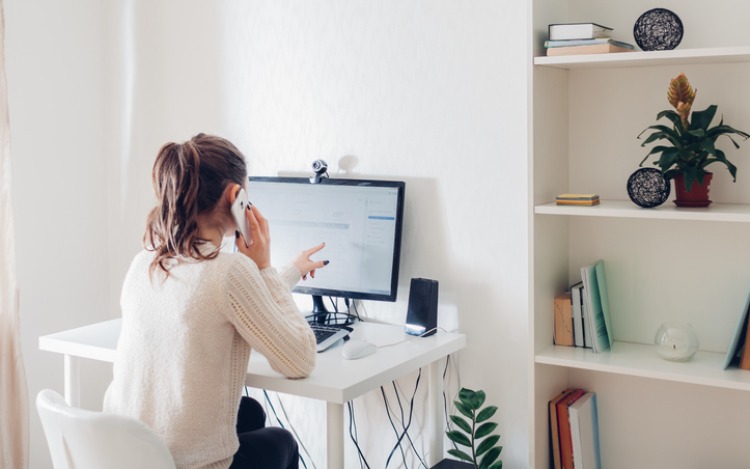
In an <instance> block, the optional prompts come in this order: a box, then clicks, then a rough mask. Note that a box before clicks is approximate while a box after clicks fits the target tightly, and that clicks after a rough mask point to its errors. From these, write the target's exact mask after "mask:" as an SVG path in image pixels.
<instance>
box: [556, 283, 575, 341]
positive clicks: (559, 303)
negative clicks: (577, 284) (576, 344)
mask: <svg viewBox="0 0 750 469" xmlns="http://www.w3.org/2000/svg"><path fill="white" fill-rule="evenodd" d="M572 307H573V304H572V302H571V299H570V293H562V294H560V295H557V296H556V297H555V305H554V311H555V318H554V320H555V337H554V340H555V345H566V346H572V345H573V316H572Z"/></svg>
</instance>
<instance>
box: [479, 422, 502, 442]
mask: <svg viewBox="0 0 750 469" xmlns="http://www.w3.org/2000/svg"><path fill="white" fill-rule="evenodd" d="M496 428H497V424H496V423H495V422H487V423H483V424H482V425H480V426H479V428H477V429H476V431H474V438H475V439H479V438H484V437H485V436H487V435H489V434H490V433H492V432H493V431H494V430H495V429H496Z"/></svg>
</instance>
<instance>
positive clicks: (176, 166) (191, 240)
mask: <svg viewBox="0 0 750 469" xmlns="http://www.w3.org/2000/svg"><path fill="white" fill-rule="evenodd" d="M151 176H152V182H153V185H154V192H155V195H156V199H157V206H156V207H154V209H153V210H152V211H151V213H150V214H149V216H148V220H147V223H146V232H145V234H144V244H145V245H146V248H147V249H150V250H153V251H155V252H156V256H155V257H154V260H153V262H152V263H151V269H150V270H151V272H152V273H153V271H154V270H155V269H156V268H159V269H160V270H162V271H163V272H164V273H165V274H166V275H167V276H168V275H169V268H168V265H167V262H166V261H167V260H168V259H170V258H174V257H176V256H185V257H190V258H194V259H199V260H205V259H212V258H214V257H216V256H217V255H218V250H216V251H214V252H212V253H210V254H206V255H204V254H202V253H201V251H200V249H199V246H200V244H202V243H204V242H205V241H204V240H202V239H200V238H199V237H198V223H197V217H198V214H199V213H203V212H207V211H210V210H213V208H214V207H215V206H216V203H217V202H218V201H219V199H220V198H221V194H222V193H223V191H224V187H226V185H227V184H229V183H236V184H244V180H245V178H246V177H247V169H246V165H245V160H244V157H243V156H242V154H241V153H240V152H239V150H238V149H237V148H236V147H235V146H234V145H232V144H231V143H230V142H228V141H227V140H225V139H222V138H219V137H214V136H208V135H204V134H199V135H197V136H195V137H193V138H192V139H191V140H189V141H187V142H185V143H182V144H177V143H167V144H166V145H164V146H163V147H162V148H161V149H160V150H159V153H158V154H157V156H156V161H155V162H154V168H153V171H152V174H151Z"/></svg>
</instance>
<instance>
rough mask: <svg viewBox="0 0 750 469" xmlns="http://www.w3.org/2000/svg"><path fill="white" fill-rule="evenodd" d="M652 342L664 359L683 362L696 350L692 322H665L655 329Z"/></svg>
mask: <svg viewBox="0 0 750 469" xmlns="http://www.w3.org/2000/svg"><path fill="white" fill-rule="evenodd" d="M654 344H656V351H657V352H659V355H661V357H662V358H664V359H665V360H670V361H676V362H684V361H688V360H690V359H691V358H693V355H695V352H697V351H698V336H697V335H696V334H695V329H693V326H692V324H688V323H675V322H665V323H662V325H661V326H659V329H658V330H657V331H656V336H654Z"/></svg>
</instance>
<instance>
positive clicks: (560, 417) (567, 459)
mask: <svg viewBox="0 0 750 469" xmlns="http://www.w3.org/2000/svg"><path fill="white" fill-rule="evenodd" d="M584 394H586V391H584V390H583V389H577V388H576V389H573V390H572V391H571V392H570V394H568V395H567V396H565V397H564V398H563V399H561V400H559V401H558V402H557V405H556V407H557V431H558V433H559V436H560V466H561V468H562V469H575V466H574V463H573V436H572V434H571V431H570V412H569V410H568V409H569V408H570V406H571V405H572V404H573V403H574V402H575V401H577V400H578V399H579V398H580V397H581V396H583V395H584Z"/></svg>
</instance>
